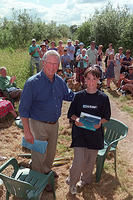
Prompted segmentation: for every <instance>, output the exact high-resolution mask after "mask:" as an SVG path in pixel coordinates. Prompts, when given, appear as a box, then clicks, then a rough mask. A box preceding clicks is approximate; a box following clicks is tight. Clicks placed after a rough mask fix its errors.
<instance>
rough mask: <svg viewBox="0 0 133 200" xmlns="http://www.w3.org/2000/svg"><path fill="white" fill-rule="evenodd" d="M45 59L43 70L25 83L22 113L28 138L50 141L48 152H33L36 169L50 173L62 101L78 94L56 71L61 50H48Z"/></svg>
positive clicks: (21, 102) (21, 106) (21, 105)
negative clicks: (74, 92) (69, 87)
mask: <svg viewBox="0 0 133 200" xmlns="http://www.w3.org/2000/svg"><path fill="white" fill-rule="evenodd" d="M43 58H44V61H43V70H42V71H41V72H39V73H38V74H36V75H34V76H32V77H31V78H29V79H28V80H27V81H26V83H25V86H24V89H23V92H22V96H21V100H20V106H19V112H20V116H21V119H22V122H23V126H24V136H25V139H26V140H27V141H28V142H30V143H34V139H38V140H42V141H43V140H44V141H48V146H47V151H46V153H45V154H40V153H37V152H35V151H32V169H33V170H36V171H39V172H41V173H48V172H50V171H51V166H52V163H53V160H54V156H55V152H56V144H57V137H58V126H59V125H58V119H59V117H60V115H61V107H62V102H63V100H66V101H71V100H72V99H73V97H74V94H73V92H72V91H71V90H70V89H68V87H67V85H66V83H65V82H64V80H63V79H62V78H61V77H59V76H58V75H57V74H56V72H57V70H58V68H59V63H60V55H59V54H58V52H56V51H54V50H50V51H47V52H46V53H45V55H44V57H43Z"/></svg>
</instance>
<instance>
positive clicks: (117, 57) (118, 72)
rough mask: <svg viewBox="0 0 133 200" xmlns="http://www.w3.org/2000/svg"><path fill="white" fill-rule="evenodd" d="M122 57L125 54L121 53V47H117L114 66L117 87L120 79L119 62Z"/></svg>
mask: <svg viewBox="0 0 133 200" xmlns="http://www.w3.org/2000/svg"><path fill="white" fill-rule="evenodd" d="M124 57H125V55H124V54H123V47H119V52H118V53H116V54H115V61H116V67H115V68H114V73H115V81H116V86H117V87H118V81H119V80H120V70H121V62H122V59H123V58H124ZM117 89H118V88H117Z"/></svg>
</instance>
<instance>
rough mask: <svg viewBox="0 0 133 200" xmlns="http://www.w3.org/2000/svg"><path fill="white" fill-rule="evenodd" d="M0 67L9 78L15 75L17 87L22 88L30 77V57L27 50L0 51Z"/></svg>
mask: <svg viewBox="0 0 133 200" xmlns="http://www.w3.org/2000/svg"><path fill="white" fill-rule="evenodd" d="M0 66H5V67H6V68H7V73H8V75H9V76H14V75H16V77H17V79H16V83H17V86H18V87H20V88H23V86H24V83H25V81H26V80H27V79H28V78H29V76H30V56H29V54H28V49H18V50H10V49H6V50H0Z"/></svg>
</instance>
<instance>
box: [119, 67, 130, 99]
mask: <svg viewBox="0 0 133 200" xmlns="http://www.w3.org/2000/svg"><path fill="white" fill-rule="evenodd" d="M121 92H122V94H123V95H125V94H126V93H127V92H130V93H131V95H132V96H133V66H132V65H131V66H129V68H128V73H123V79H122V86H121Z"/></svg>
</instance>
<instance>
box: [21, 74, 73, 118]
mask: <svg viewBox="0 0 133 200" xmlns="http://www.w3.org/2000/svg"><path fill="white" fill-rule="evenodd" d="M73 97H74V93H73V92H72V91H71V90H70V89H69V88H68V87H67V85H66V83H65V81H63V79H62V78H61V77H59V76H58V75H57V74H55V76H54V79H53V81H52V82H51V81H50V80H49V79H48V77H47V76H46V75H45V73H44V72H43V71H41V72H39V73H38V74H36V75H34V76H32V77H30V78H29V79H28V80H27V81H26V83H25V85H24V89H23V92H22V95H21V99H20V105H19V112H20V116H21V117H24V118H32V119H35V120H39V121H50V122H54V121H57V120H58V118H59V117H60V115H61V107H62V101H63V100H66V101H72V100H73Z"/></svg>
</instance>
